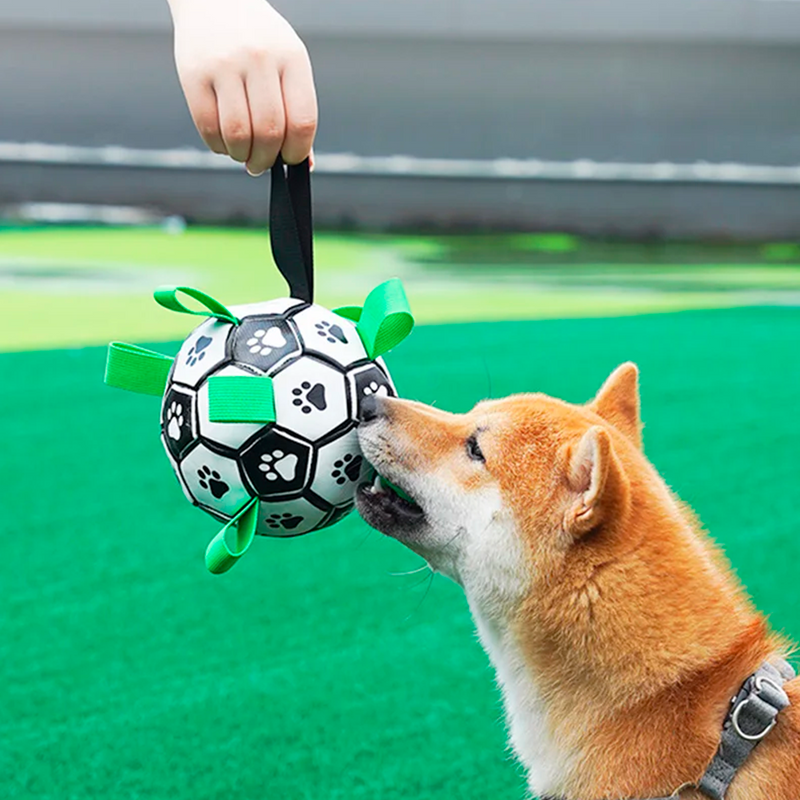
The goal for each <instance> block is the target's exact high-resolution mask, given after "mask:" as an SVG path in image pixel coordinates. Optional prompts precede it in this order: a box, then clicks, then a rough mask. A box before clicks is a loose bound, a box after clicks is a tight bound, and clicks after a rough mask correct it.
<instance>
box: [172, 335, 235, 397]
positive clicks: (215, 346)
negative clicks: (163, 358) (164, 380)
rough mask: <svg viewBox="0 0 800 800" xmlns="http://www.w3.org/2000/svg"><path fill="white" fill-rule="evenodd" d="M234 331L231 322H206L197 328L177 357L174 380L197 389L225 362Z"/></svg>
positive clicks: (173, 374)
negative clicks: (230, 338) (198, 385)
mask: <svg viewBox="0 0 800 800" xmlns="http://www.w3.org/2000/svg"><path fill="white" fill-rule="evenodd" d="M232 329H233V325H231V324H230V323H229V322H221V321H220V320H218V319H209V320H206V322H204V323H203V324H202V325H199V326H198V327H197V328H195V329H194V330H193V331H192V332H191V334H190V335H189V338H188V339H187V340H186V341H185V342H184V343H183V346H182V347H181V349H180V350H179V351H178V355H177V356H175V369H174V371H173V373H172V380H173V381H176V382H177V383H183V384H185V385H186V386H192V387H196V386H197V384H198V383H200V381H201V380H202V379H203V378H204V377H205V376H206V375H208V373H209V372H211V371H212V370H213V369H215V368H216V367H217V366H219V365H220V364H221V363H222V362H223V361H225V342H226V341H227V339H228V334H229V333H230V332H231V330H232Z"/></svg>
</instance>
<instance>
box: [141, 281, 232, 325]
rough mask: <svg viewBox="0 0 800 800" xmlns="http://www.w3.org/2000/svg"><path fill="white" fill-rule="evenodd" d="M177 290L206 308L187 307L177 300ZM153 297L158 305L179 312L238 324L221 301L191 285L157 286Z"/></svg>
mask: <svg viewBox="0 0 800 800" xmlns="http://www.w3.org/2000/svg"><path fill="white" fill-rule="evenodd" d="M179 292H181V293H183V294H185V295H188V296H189V297H191V298H192V299H193V300H196V301H197V302H198V303H200V305H201V306H204V307H205V308H206V311H200V310H198V311H192V309H190V308H187V307H186V306H185V305H184V304H183V303H181V301H180V300H178V297H177V295H178V293H179ZM153 297H155V299H156V302H157V303H158V304H159V305H160V306H164V308H168V309H169V310H170V311H178V312H179V313H181V314H195V315H197V316H200V317H216V318H217V319H224V320H227V321H228V322H232V323H233V324H234V325H238V324H239V320H238V319H236V317H235V316H234V315H233V314H232V313H231V312H230V311H228V309H227V308H225V306H224V305H222V303H220V302H219V301H217V300H215V299H214V298H213V297H211V295H208V294H206V293H205V292H201V291H200V290H199V289H193V288H192V287H191V286H159V287H158V289H156V290H155V292H153Z"/></svg>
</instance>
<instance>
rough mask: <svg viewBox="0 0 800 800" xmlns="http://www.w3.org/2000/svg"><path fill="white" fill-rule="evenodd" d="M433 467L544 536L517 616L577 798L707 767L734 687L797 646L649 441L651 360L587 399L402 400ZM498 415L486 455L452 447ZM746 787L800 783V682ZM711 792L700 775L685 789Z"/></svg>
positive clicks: (736, 790)
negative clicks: (653, 457)
mask: <svg viewBox="0 0 800 800" xmlns="http://www.w3.org/2000/svg"><path fill="white" fill-rule="evenodd" d="M390 416H391V422H392V430H393V431H395V430H397V431H402V432H403V434H405V436H404V439H405V441H408V442H413V446H411V447H409V448H408V449H407V450H406V453H405V456H404V457H405V458H406V459H411V460H412V461H413V462H414V463H418V464H419V466H420V468H426V469H427V468H429V467H430V465H432V464H433V465H436V464H437V463H438V464H442V463H444V462H447V466H448V468H449V469H450V470H451V472H452V473H453V474H454V475H455V477H456V480H459V481H461V482H462V484H461V485H462V488H463V489H475V488H478V486H480V485H482V484H484V483H487V482H494V483H495V484H497V485H499V488H500V491H501V492H502V497H503V500H504V503H506V504H509V505H510V506H511V507H512V508H513V510H514V515H515V518H516V522H517V528H518V529H519V530H520V531H521V533H522V536H523V537H524V541H525V543H526V549H527V554H528V556H529V563H530V574H531V584H530V591H529V592H528V594H527V596H526V597H525V599H524V601H523V602H522V603H521V604H519V607H518V608H516V609H515V611H514V615H513V623H512V629H513V631H514V634H515V637H516V639H517V642H518V644H519V646H520V649H521V651H522V652H523V654H524V658H525V661H526V664H527V666H528V668H529V669H530V672H531V674H532V675H535V676H536V682H537V685H538V688H539V691H540V693H541V694H542V696H543V697H544V698H545V699H546V702H547V709H548V711H547V714H548V722H549V726H550V732H551V735H552V736H553V737H554V739H555V740H556V742H557V743H558V744H559V746H560V747H561V748H563V750H564V751H566V752H569V753H570V754H572V757H571V763H572V764H574V767H572V768H571V769H570V775H569V776H568V779H567V782H566V785H565V786H564V792H563V794H564V795H565V797H566V798H567V800H581V798H584V799H591V800H595V799H597V798H612V799H616V798H637V797H639V798H646V797H653V796H657V795H659V794H664V793H669V792H670V791H672V790H674V789H676V788H677V787H679V786H680V785H682V784H684V783H685V782H687V781H696V780H698V779H699V778H700V776H701V775H702V773H703V772H704V770H705V768H706V766H707V765H708V764H709V762H710V761H711V759H712V757H713V756H714V753H715V752H716V750H717V747H718V744H719V738H720V732H721V726H722V721H723V719H724V718H725V714H726V712H727V710H728V707H729V702H730V699H731V697H732V696H733V695H734V694H736V692H737V691H738V689H739V687H740V685H741V684H742V683H743V681H744V680H745V678H747V676H748V675H750V674H751V673H752V672H754V671H755V670H756V669H757V667H758V666H759V665H760V664H761V662H762V661H763V660H764V659H765V658H767V657H769V656H771V655H775V654H778V655H785V653H786V646H785V644H784V643H783V642H782V641H780V640H778V639H777V637H776V636H775V635H773V634H772V633H771V632H770V630H769V628H768V626H767V623H766V621H765V619H764V617H763V616H761V615H760V614H759V613H758V612H757V611H756V610H755V609H754V608H753V607H752V605H751V604H750V602H749V600H748V598H747V597H746V595H745V593H744V591H743V589H742V587H741V586H740V584H739V582H738V581H737V579H736V577H735V576H734V574H733V573H732V571H731V569H730V568H729V566H728V565H727V563H726V561H725V560H724V557H723V556H722V554H721V553H720V551H719V549H718V548H717V547H716V546H715V545H714V544H713V542H712V541H711V540H710V539H709V538H708V536H707V535H706V534H705V533H704V532H703V531H702V530H701V529H700V527H699V525H698V523H697V522H696V520H695V518H694V517H693V515H692V513H691V512H690V511H689V510H688V509H687V508H686V507H685V506H683V505H682V504H681V503H680V502H679V501H678V500H677V498H676V497H675V496H674V495H673V494H672V493H671V492H670V490H669V489H668V488H667V487H666V485H665V484H664V482H663V480H662V479H661V478H660V477H659V475H658V474H657V472H656V471H655V469H654V468H653V467H652V465H651V464H650V463H649V462H648V460H647V459H646V458H645V456H644V454H643V452H642V448H641V422H640V416H639V392H638V373H637V370H636V367H635V366H634V365H632V364H626V365H623V366H622V367H620V368H619V369H618V370H617V371H616V372H615V373H614V374H613V375H612V376H611V377H610V378H609V379H608V381H607V382H606V384H605V385H604V386H603V388H602V389H601V391H600V393H599V394H598V396H597V397H596V398H595V399H594V400H593V401H592V402H591V403H589V404H588V405H586V406H574V405H571V404H568V403H565V402H562V401H560V400H556V399H553V398H550V397H546V396H543V395H525V396H516V397H510V398H507V399H504V400H497V401H490V402H486V403H482V404H480V405H479V406H478V407H476V409H474V410H473V411H472V412H470V413H469V414H467V415H459V416H456V415H449V414H444V413H443V412H438V411H436V410H434V409H430V408H428V407H425V406H420V405H418V404H412V403H405V402H404V403H397V402H393V403H392V404H391V414H390ZM476 429H480V430H481V433H480V446H481V449H482V450H483V452H484V454H485V456H486V469H485V471H484V472H483V473H475V472H474V471H470V470H469V469H468V465H463V466H461V462H460V461H458V460H457V459H456V458H454V457H452V456H451V454H453V453H455V452H456V451H457V452H458V453H459V455H460V454H462V453H463V442H464V438H465V436H468V435H469V434H470V433H472V432H473V431H474V430H476ZM786 689H787V693H788V694H789V696H790V699H791V700H792V703H793V704H792V705H791V706H790V707H789V708H788V709H787V710H786V711H784V712H783V713H782V714H781V715H780V717H779V721H778V724H777V726H776V728H775V729H774V730H773V731H772V732H771V733H770V734H769V735H768V736H767V738H766V739H765V740H764V741H763V742H762V743H761V744H760V745H759V746H758V747H757V748H756V750H755V752H754V754H753V755H752V756H751V757H750V758H749V759H748V761H747V763H746V764H745V766H744V767H743V769H742V770H741V772H740V774H739V775H738V776H737V778H736V780H735V781H734V783H733V785H732V787H731V790H730V792H729V793H728V798H729V800H798V798H800V681H798V680H795V681H792V682H791V683H789V684H787V687H786ZM681 796H682V797H684V798H691V800H695V798H696V799H697V800H700V798H702V797H704V796H703V795H701V794H700V793H699V792H696V791H695V790H693V789H689V790H687V791H685V792H684V793H683V794H682V795H681Z"/></svg>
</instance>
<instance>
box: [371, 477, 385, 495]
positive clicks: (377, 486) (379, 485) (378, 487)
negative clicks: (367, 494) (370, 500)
mask: <svg viewBox="0 0 800 800" xmlns="http://www.w3.org/2000/svg"><path fill="white" fill-rule="evenodd" d="M372 488H373V490H374V491H376V492H382V491H383V480H382V479H381V476H380V475H377V474H376V475H375V481H374V483H373V484H372Z"/></svg>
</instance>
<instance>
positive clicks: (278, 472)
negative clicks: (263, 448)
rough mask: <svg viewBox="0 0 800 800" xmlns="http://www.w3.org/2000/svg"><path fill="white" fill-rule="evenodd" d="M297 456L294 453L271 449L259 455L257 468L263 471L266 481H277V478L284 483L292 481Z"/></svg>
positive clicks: (295, 469)
mask: <svg viewBox="0 0 800 800" xmlns="http://www.w3.org/2000/svg"><path fill="white" fill-rule="evenodd" d="M297 461H298V458H297V456H296V455H294V453H284V452H283V450H273V451H272V452H271V453H264V455H262V456H261V464H259V465H258V468H259V469H260V470H261V471H262V472H263V473H264V477H265V478H266V479H267V480H268V481H277V480H278V479H279V478H280V479H281V480H283V481H285V482H286V483H289V482H290V481H293V480H294V479H295V475H296V474H297Z"/></svg>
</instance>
